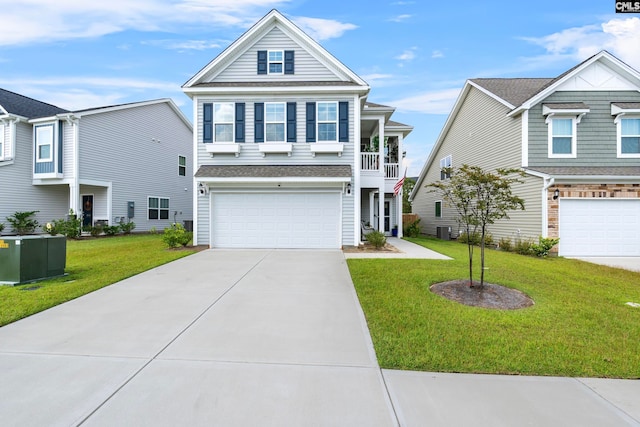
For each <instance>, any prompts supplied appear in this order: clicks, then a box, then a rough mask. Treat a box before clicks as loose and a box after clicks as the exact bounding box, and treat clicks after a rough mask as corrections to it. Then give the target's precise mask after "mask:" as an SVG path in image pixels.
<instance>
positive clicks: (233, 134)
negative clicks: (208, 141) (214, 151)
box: [211, 102, 236, 144]
mask: <svg viewBox="0 0 640 427" xmlns="http://www.w3.org/2000/svg"><path fill="white" fill-rule="evenodd" d="M226 104H229V105H231V113H232V117H231V121H230V122H224V121H219V122H217V121H216V105H226ZM212 108H213V111H212V112H211V114H212V115H213V117H212V119H213V120H212V124H213V129H212V132H213V142H214V143H218V144H233V143H235V140H236V126H235V124H236V104H235V102H214V103H213V107H212ZM216 125H231V141H218V139H217V133H216Z"/></svg>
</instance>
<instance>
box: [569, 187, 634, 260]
mask: <svg viewBox="0 0 640 427" xmlns="http://www.w3.org/2000/svg"><path fill="white" fill-rule="evenodd" d="M559 215H560V217H559V228H560V245H559V249H558V250H559V252H558V253H559V255H561V256H585V257H586V256H640V200H638V199H561V200H560V214H559Z"/></svg>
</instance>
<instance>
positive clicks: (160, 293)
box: [0, 250, 396, 426]
mask: <svg viewBox="0 0 640 427" xmlns="http://www.w3.org/2000/svg"><path fill="white" fill-rule="evenodd" d="M0 373H1V375H2V381H1V384H2V385H1V386H0V420H2V421H1V422H0V424H2V425H7V426H44V425H46V426H70V425H79V424H82V425H87V426H116V425H117V426H125V425H126V426H204V425H220V426H249V425H260V426H283V425H332V426H340V425H343V426H356V425H357V426H364V425H366V426H389V425H394V424H396V420H395V417H394V415H393V410H392V407H391V403H390V398H389V396H388V394H387V393H386V390H385V387H384V383H383V379H382V374H381V372H380V370H379V369H378V366H377V362H376V358H375V354H374V352H373V347H372V344H371V341H370V337H369V333H368V330H367V328H366V323H365V320H364V316H363V314H362V311H361V309H360V306H359V304H358V301H357V297H356V295H355V291H354V289H353V284H352V282H351V278H350V276H349V273H348V270H347V267H346V262H345V259H344V256H343V255H342V252H340V251H260V250H255V251H204V252H200V253H198V254H195V255H192V256H189V257H187V258H184V259H181V260H179V261H176V262H173V263H171V264H168V265H165V266H162V267H159V268H156V269H154V270H151V271H148V272H146V273H143V274H141V275H138V276H135V277H132V278H130V279H127V280H125V281H123V282H120V283H117V284H115V285H112V286H110V287H107V288H104V289H102V290H100V291H97V292H94V293H92V294H89V295H86V296H84V297H82V298H79V299H77V300H74V301H71V302H69V303H66V304H63V305H60V306H58V307H55V308H52V309H50V310H47V311H45V312H42V313H40V314H37V315H34V316H31V317H29V318H27V319H24V320H22V321H19V322H16V323H14V324H11V325H7V326H5V327H3V328H0Z"/></svg>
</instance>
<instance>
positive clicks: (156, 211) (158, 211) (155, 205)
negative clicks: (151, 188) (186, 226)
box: [148, 197, 169, 219]
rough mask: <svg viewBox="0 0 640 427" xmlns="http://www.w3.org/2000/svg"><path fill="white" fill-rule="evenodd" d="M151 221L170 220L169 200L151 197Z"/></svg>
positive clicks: (149, 209) (149, 200)
mask: <svg viewBox="0 0 640 427" xmlns="http://www.w3.org/2000/svg"><path fill="white" fill-rule="evenodd" d="M148 203H149V208H148V211H149V219H169V199H168V198H163V197H149V199H148Z"/></svg>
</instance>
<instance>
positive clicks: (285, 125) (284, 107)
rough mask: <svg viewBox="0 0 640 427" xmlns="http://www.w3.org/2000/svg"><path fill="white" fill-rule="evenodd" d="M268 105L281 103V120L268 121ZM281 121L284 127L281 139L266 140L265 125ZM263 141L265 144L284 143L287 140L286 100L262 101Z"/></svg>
mask: <svg viewBox="0 0 640 427" xmlns="http://www.w3.org/2000/svg"><path fill="white" fill-rule="evenodd" d="M269 105H282V108H283V113H284V117H283V119H282V121H269V120H267V107H268V106H269ZM279 123H281V124H282V126H283V129H284V132H283V139H282V140H279V141H268V140H267V125H268V124H279ZM264 142H265V144H284V143H286V142H287V103H286V102H265V103H264Z"/></svg>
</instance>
